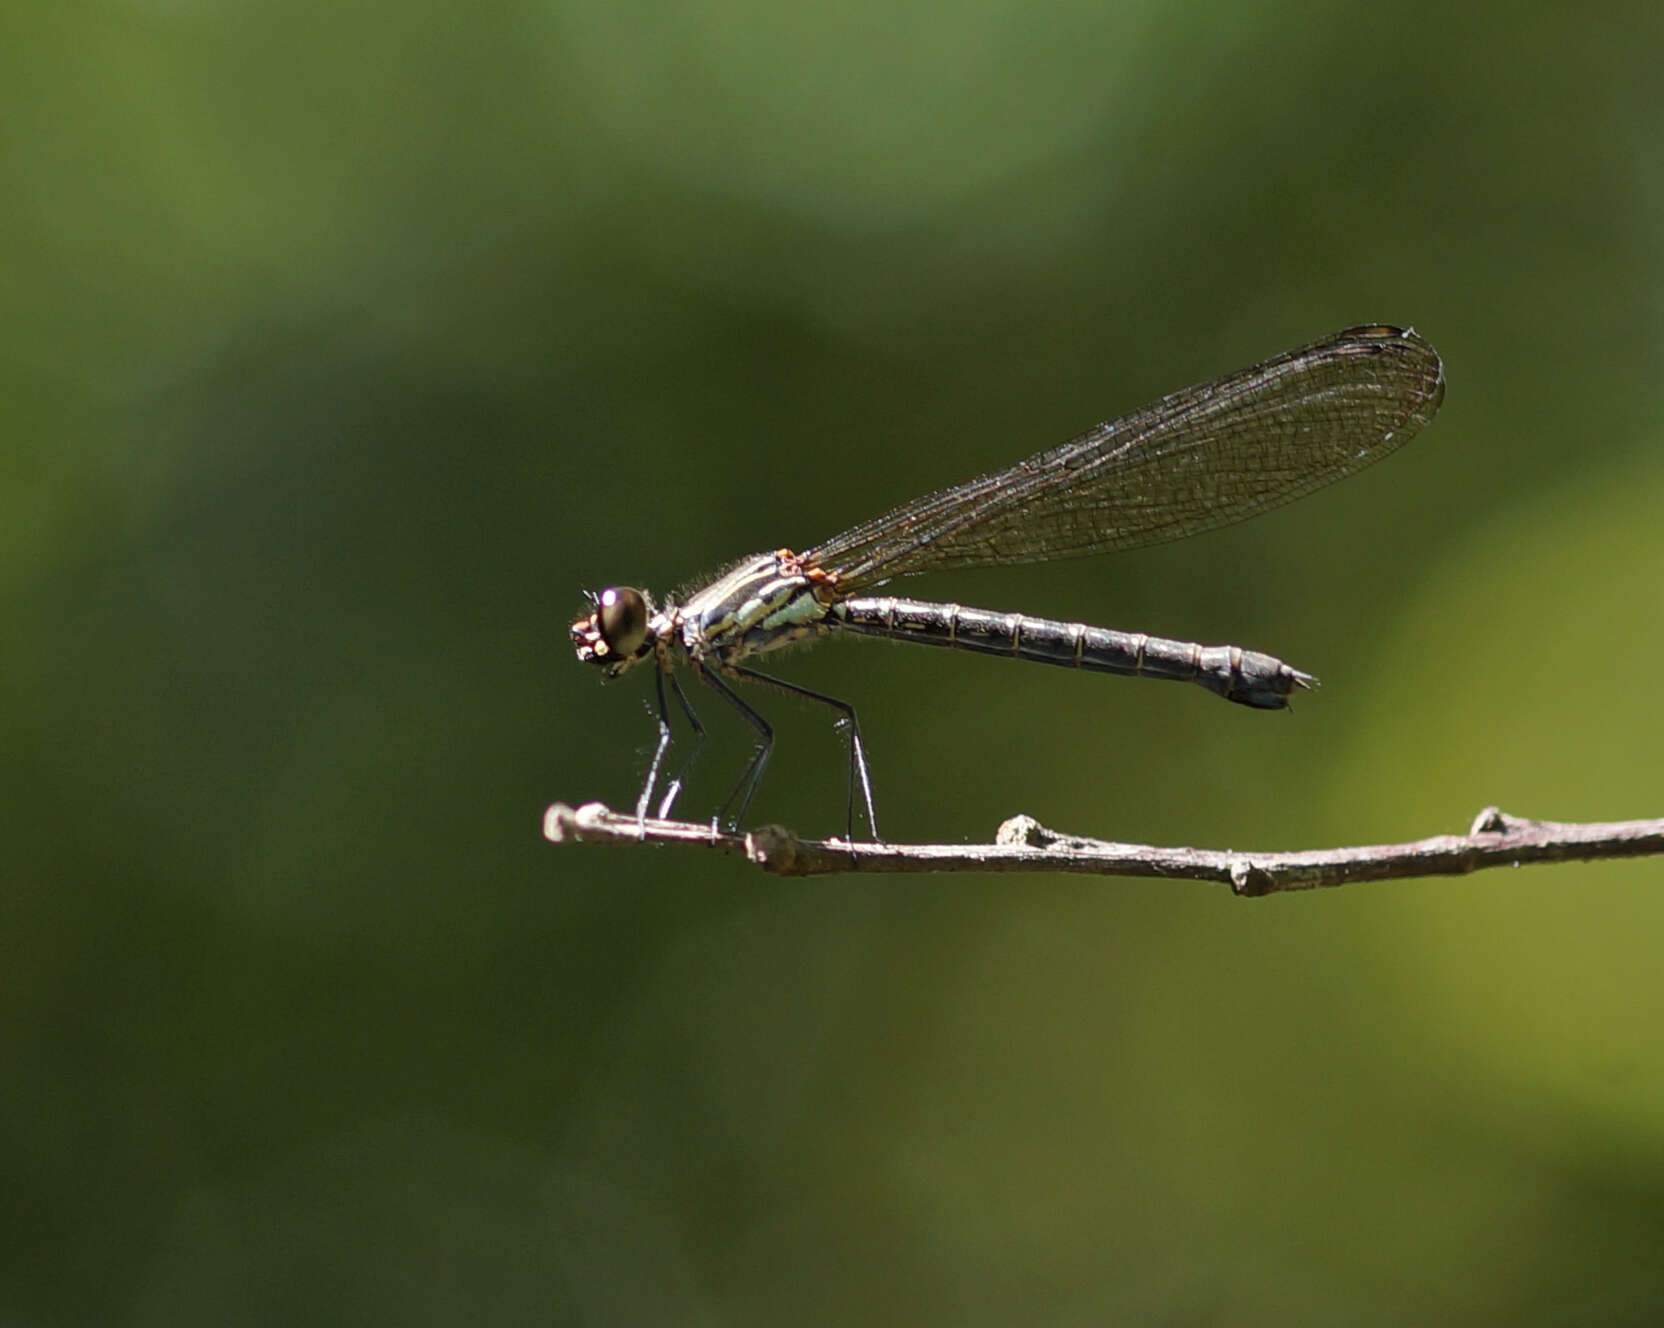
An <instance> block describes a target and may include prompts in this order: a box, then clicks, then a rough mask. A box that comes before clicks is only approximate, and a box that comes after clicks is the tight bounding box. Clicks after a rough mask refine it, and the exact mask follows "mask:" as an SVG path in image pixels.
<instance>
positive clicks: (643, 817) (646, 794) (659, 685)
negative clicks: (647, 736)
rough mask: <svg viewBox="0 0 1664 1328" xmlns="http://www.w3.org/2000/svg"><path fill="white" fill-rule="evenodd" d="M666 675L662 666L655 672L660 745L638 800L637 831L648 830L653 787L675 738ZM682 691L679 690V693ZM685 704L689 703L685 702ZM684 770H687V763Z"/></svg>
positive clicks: (649, 767) (654, 752)
mask: <svg viewBox="0 0 1664 1328" xmlns="http://www.w3.org/2000/svg"><path fill="white" fill-rule="evenodd" d="M664 675H665V670H664V668H663V667H662V666H661V667H660V668H658V669H656V670H654V673H653V683H654V687H655V689H656V690H657V692H658V696H659V745H658V746H657V747H655V748H654V749H653V759H652V760H651V761H649V762H648V763H647V778H646V780H645V781H644V782H643V783H642V786H641V796H640V797H639V798H637V799H636V829H637V830H645V828H646V823H647V804H648V803H649V802H651V801H652V800H653V786H654V785H655V784H657V783H658V782H659V767H660V766H661V765H663V764H664V754H665V753H666V752H667V751H669V750H670V740H671V738H672V736H673V735H672V733H671V731H670V707H669V706H667V705H665V703H664ZM672 681H674V680H672ZM680 690H681V689H680V688H678V689H677V691H678V693H679V692H680ZM683 704H684V705H685V704H687V703H686V702H685V701H684V702H683ZM683 768H684V769H686V765H685V763H684V766H683ZM660 814H661V815H663V813H660Z"/></svg>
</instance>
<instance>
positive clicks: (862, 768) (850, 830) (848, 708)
mask: <svg viewBox="0 0 1664 1328" xmlns="http://www.w3.org/2000/svg"><path fill="white" fill-rule="evenodd" d="M723 671H724V672H725V673H727V674H728V676H729V677H731V678H743V679H745V681H747V682H754V683H756V684H757V685H758V686H760V687H771V688H773V689H774V690H775V691H777V692H780V693H783V694H784V695H786V696H801V697H803V698H804V699H805V700H808V701H818V702H819V703H820V704H821V705H824V706H830V707H831V708H832V709H833V710H836V711H837V712H838V713H839V714H840V715H841V716H842V718H841V719H840V720H839V721H838V724H839V726H840V727H841V726H844V725H847V726H848V728H849V796H848V801H847V802H846V804H845V821H844V825H845V830H844V832H845V834H847V835H848V837H849V840H850V842H851V843H854V841H855V790H856V788H857V787H859V788H860V790H861V801H862V804H863V806H864V807H865V809H866V813H867V828H868V829H869V830H871V831H872V838H873V842H874V843H875V844H876V843H878V842H879V838H878V816H877V814H876V813H875V812H874V811H873V806H872V776H871V774H870V773H869V772H868V770H867V752H866V748H865V747H864V746H863V745H862V742H861V721H860V720H859V719H857V718H856V717H855V707H854V706H852V705H851V704H850V703H849V702H848V701H840V700H839V699H838V698H837V697H835V696H827V695H826V694H825V693H824V692H815V691H811V690H809V688H807V687H799V686H798V685H797V684H796V683H794V682H785V681H783V680H782V679H780V678H771V677H770V676H769V675H768V674H766V673H758V672H756V671H755V670H753V669H747V668H742V667H741V666H740V665H738V664H730V665H728V666H726V668H725V669H724V670H723ZM742 814H743V812H742Z"/></svg>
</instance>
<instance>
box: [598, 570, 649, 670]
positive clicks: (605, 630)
mask: <svg viewBox="0 0 1664 1328" xmlns="http://www.w3.org/2000/svg"><path fill="white" fill-rule="evenodd" d="M595 625H596V627H598V628H599V629H600V632H601V639H602V640H603V641H605V642H606V643H607V648H608V649H609V650H611V651H612V653H613V654H614V655H616V656H621V657H623V658H626V659H628V658H629V657H630V656H631V655H634V654H635V653H636V651H638V650H640V649H641V643H642V642H643V641H645V640H646V639H647V601H646V600H645V599H643V598H642V594H641V592H640V591H639V590H631V589H630V588H629V587H628V586H620V587H616V588H614V589H612V590H603V591H602V592H601V594H600V597H599V598H598V599H597V600H596V601H595Z"/></svg>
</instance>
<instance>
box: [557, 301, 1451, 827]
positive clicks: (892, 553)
mask: <svg viewBox="0 0 1664 1328" xmlns="http://www.w3.org/2000/svg"><path fill="white" fill-rule="evenodd" d="M1444 389H1445V382H1444V367H1443V365H1442V363H1441V362H1440V359H1439V355H1438V352H1437V351H1435V350H1434V349H1433V347H1432V346H1431V345H1429V344H1428V342H1427V341H1426V340H1425V339H1424V338H1422V337H1421V336H1420V335H1419V334H1417V333H1416V331H1415V330H1414V329H1413V328H1398V327H1392V326H1388V325H1385V324H1369V325H1366V326H1360V327H1351V328H1347V329H1345V330H1343V331H1340V332H1336V333H1334V334H1333V335H1332V336H1327V337H1324V338H1322V339H1320V340H1318V341H1314V342H1312V343H1311V344H1310V345H1306V346H1301V347H1298V348H1296V349H1294V350H1290V351H1286V352H1284V353H1283V354H1281V355H1277V356H1274V357H1273V358H1271V359H1269V360H1266V361H1264V362H1263V363H1260V364H1256V365H1252V366H1250V367H1249V368H1246V369H1241V370H1238V371H1237V372H1235V373H1231V374H1226V375H1225V376H1223V377H1220V378H1215V379H1212V380H1210V381H1208V382H1205V383H1199V384H1197V385H1196V386H1194V387H1189V388H1186V389H1184V390H1183V391H1180V392H1175V393H1173V394H1172V395H1170V396H1166V397H1163V398H1162V399H1161V400H1159V401H1157V402H1154V403H1152V404H1151V405H1148V406H1145V407H1143V408H1142V409H1140V410H1135V411H1133V412H1131V413H1130V414H1127V415H1122V416H1120V417H1118V418H1116V419H1112V420H1107V421H1105V422H1103V423H1101V424H1098V425H1096V426H1094V427H1093V428H1091V429H1088V430H1087V431H1086V432H1085V433H1083V434H1081V435H1079V436H1078V437H1076V438H1072V439H1070V440H1069V441H1068V442H1065V443H1061V444H1059V445H1058V446H1056V447H1053V448H1050V449H1048V450H1046V451H1043V452H1039V453H1036V454H1035V455H1034V456H1031V457H1029V458H1027V459H1026V460H1024V461H1019V462H1018V463H1017V464H1015V465H1013V466H1009V467H1007V468H1006V469H1004V470H996V471H991V472H989V473H988V474H985V475H980V476H978V477H976V478H975V479H972V480H968V481H966V482H965V483H963V484H957V485H953V486H951V487H949V488H944V489H938V490H936V491H934V492H932V493H928V494H925V495H924V496H923V497H920V498H915V499H913V500H912V501H911V502H907V503H903V504H902V505H901V506H899V507H896V508H894V509H892V510H891V511H889V512H886V513H885V514H884V515H883V516H880V517H876V518H874V519H873V520H870V521H866V522H863V523H862V524H860V525H858V526H855V527H853V528H852V529H850V530H846V531H844V532H843V533H842V534H839V535H834V536H832V537H831V538H830V539H828V540H825V541H823V542H822V543H820V544H816V545H813V546H811V547H808V548H806V549H802V550H798V551H794V550H793V549H791V548H785V547H782V548H778V549H775V550H773V551H771V552H768V553H760V554H756V555H754V556H752V557H749V558H746V559H743V560H742V561H740V562H738V563H736V564H735V565H733V566H732V567H730V568H729V569H728V570H727V571H725V572H724V573H723V574H722V575H721V576H719V577H717V578H716V580H714V581H712V582H711V583H710V584H709V585H707V586H705V587H703V588H702V589H699V590H697V591H695V592H694V593H692V594H690V595H688V596H687V597H686V598H685V599H684V600H682V601H681V602H677V601H676V600H675V599H674V598H667V599H665V600H663V601H658V600H656V599H655V598H654V597H653V596H652V595H650V594H649V593H648V592H646V591H644V590H640V589H637V588H635V587H630V586H615V587H611V588H608V589H606V590H602V591H600V592H598V593H596V592H586V596H587V600H588V606H589V611H588V612H587V613H585V614H584V615H583V616H581V617H580V618H578V619H577V620H576V621H575V622H573V624H572V628H571V635H572V644H573V648H574V650H575V651H576V653H577V657H578V659H579V660H580V661H582V662H584V663H587V664H591V665H594V666H596V667H598V668H599V669H600V670H601V672H602V673H603V674H604V675H605V676H606V677H608V678H616V677H619V676H620V675H622V674H624V673H626V672H628V671H629V670H630V669H632V668H633V667H635V666H636V665H637V664H640V663H643V662H645V661H648V660H651V661H652V663H653V665H654V681H655V684H656V695H657V708H658V742H657V746H656V748H655V750H654V753H653V756H652V759H651V761H650V762H649V765H648V769H647V774H646V778H645V780H644V782H643V785H642V789H641V794H640V796H639V798H638V799H637V802H636V817H637V821H638V824H639V823H642V822H644V820H645V818H646V816H647V811H648V808H649V807H650V806H651V805H652V800H653V795H654V793H655V791H656V790H657V789H658V787H659V781H660V779H661V777H662V775H663V767H664V761H665V756H666V753H667V752H668V751H669V749H670V746H671V743H672V739H673V735H674V730H673V727H672V725H671V710H670V706H669V704H668V701H667V692H668V693H669V695H670V696H673V697H674V698H675V700H676V703H677V707H678V709H679V710H680V711H681V713H682V715H683V716H684V717H685V719H686V720H687V723H688V725H689V727H690V728H691V730H692V732H693V735H694V741H693V744H692V747H691V749H690V750H689V751H688V753H687V754H686V756H685V757H684V759H683V761H682V762H681V765H680V768H679V769H678V770H677V772H676V773H675V774H674V775H673V776H672V777H671V778H670V779H669V780H668V781H666V783H665V785H664V793H663V796H662V799H661V801H660V803H659V806H658V809H657V815H658V817H659V818H661V819H663V818H666V817H668V816H669V815H670V813H671V810H672V808H673V807H674V805H675V802H676V799H677V797H678V795H679V794H680V793H681V791H682V788H683V785H684V782H685V780H686V777H687V774H688V771H689V770H690V769H691V767H692V764H693V760H694V757H695V756H696V755H697V754H698V750H699V747H700V744H702V743H703V741H704V738H705V729H704V726H703V724H702V723H701V721H700V719H699V717H698V715H697V713H696V712H695V711H694V708H693V706H692V705H691V704H690V703H689V701H688V698H687V694H686V692H685V691H684V690H683V688H682V686H681V683H680V682H679V681H678V675H677V668H678V667H679V666H682V665H685V666H686V667H687V668H688V669H689V670H691V672H692V674H693V675H694V676H695V677H696V678H698V679H699V680H700V681H701V682H702V683H704V684H705V685H706V686H708V687H709V688H710V689H711V690H712V691H713V692H714V693H715V694H716V695H717V696H718V697H720V698H721V699H722V700H723V701H724V702H725V703H726V704H727V705H728V706H730V707H732V709H733V710H734V711H736V712H737V713H738V714H739V716H740V717H741V718H742V719H743V720H744V721H745V723H746V724H747V725H749V726H750V728H751V730H752V731H753V733H754V735H755V741H754V745H753V748H752V752H751V756H750V759H749V762H748V763H747V765H746V767H745V769H744V771H743V773H742V774H741V776H740V779H739V782H738V783H737V784H736V785H735V786H734V789H733V791H732V792H731V793H730V794H729V795H728V798H727V800H726V801H725V802H724V803H723V804H722V805H721V807H720V808H719V810H718V812H717V814H716V816H715V817H714V818H713V819H712V827H713V829H714V828H715V826H716V824H717V823H718V822H719V821H720V822H722V823H724V824H727V825H731V826H737V825H738V823H739V822H740V821H741V820H742V819H743V818H744V816H745V814H746V812H747V810H748V809H749V807H750V805H751V801H752V799H753V797H754V795H755V794H756V791H757V787H758V784H759V783H760V782H761V780H762V776H763V771H764V769H765V768H766V766H767V765H768V760H769V755H770V753H771V751H772V750H773V747H774V730H773V728H772V727H771V725H770V724H769V723H768V721H767V720H766V719H765V718H764V717H763V716H762V715H761V714H759V713H758V711H757V710H756V709H755V708H753V706H752V705H751V704H750V702H748V701H747V700H746V699H745V698H744V697H743V696H741V695H740V693H739V691H738V690H737V689H736V684H743V685H746V686H751V687H756V688H759V689H763V690H767V691H771V692H775V693H778V694H782V695H785V696H789V697H795V698H799V699H802V700H806V701H810V702H813V703H815V704H817V705H821V706H825V707H827V708H828V709H830V710H831V711H832V712H833V713H834V714H835V715H836V717H837V718H836V721H835V723H836V726H837V728H838V729H839V730H840V731H841V732H842V733H843V734H844V736H845V737H846V738H847V744H848V757H849V783H848V799H847V804H846V823H845V824H846V834H847V835H848V838H849V839H850V840H851V841H853V839H854V837H855V812H856V805H857V796H859V803H860V808H861V811H862V812H863V813H864V817H865V823H866V828H867V831H868V833H869V834H870V835H871V836H872V839H873V840H874V841H877V840H878V839H879V834H878V819H877V815H876V813H875V811H874V807H873V795H872V778H871V774H870V771H869V767H868V762H867V753H866V746H865V744H864V742H863V741H862V736H861V726H860V722H859V720H858V718H857V716H856V712H855V707H854V706H853V705H851V704H850V703H849V702H848V701H844V700H841V699H839V698H837V697H833V696H828V695H825V694H823V693H821V692H817V691H813V690H811V689H809V688H807V687H802V686H799V685H798V684H796V683H792V682H788V681H786V680H785V679H782V678H777V677H774V676H773V675H771V674H765V673H761V672H759V671H758V670H756V669H755V668H753V667H751V666H750V664H749V663H747V661H749V660H751V659H752V658H753V657H754V656H759V655H766V654H768V653H770V652H772V651H776V650H780V649H783V648H785V647H787V646H792V645H797V644H801V643H803V642H806V641H811V640H814V639H817V638H819V637H824V636H834V635H840V634H843V635H853V636H866V637H880V638H885V639H888V640H892V641H911V642H917V643H920V644H925V645H935V646H944V647H948V648H950V649H957V650H968V651H975V652H977V653H979V654H991V655H1006V656H1009V657H1011V658H1013V659H1025V660H1035V661H1039V662H1041V663H1046V664H1054V665H1061V666H1064V667H1067V668H1076V669H1084V670H1087V671H1090V672H1097V673H1111V674H1121V675H1130V676H1137V677H1145V678H1161V679H1167V680H1170V681H1176V682H1190V683H1195V684H1198V685H1200V686H1201V687H1204V688H1206V689H1207V690H1208V691H1210V692H1213V693H1214V694H1215V695H1217V696H1221V697H1223V698H1224V699H1225V700H1227V701H1232V702H1235V703H1236V704H1238V705H1242V706H1247V707H1251V708H1253V709H1256V710H1280V709H1283V708H1285V707H1287V705H1288V703H1289V697H1290V696H1291V695H1292V694H1293V693H1295V692H1297V691H1300V690H1303V689H1306V688H1310V687H1312V686H1314V685H1315V684H1316V682H1317V680H1316V679H1315V678H1314V677H1313V676H1312V675H1311V674H1309V673H1305V672H1302V671H1301V670H1299V669H1296V668H1294V667H1292V666H1291V665H1289V664H1286V663H1284V662H1283V661H1282V660H1280V659H1277V658H1275V657H1274V656H1271V655H1267V654H1263V653H1261V652H1259V651H1255V650H1245V649H1243V648H1242V647H1240V646H1234V645H1211V646H1210V645H1201V644H1198V643H1195V642H1188V641H1173V640H1168V639H1165V638H1163V637H1157V636H1151V635H1149V634H1147V633H1143V632H1136V633H1135V632H1120V631H1113V630H1110V629H1108V628H1102V627H1092V626H1088V625H1087V624H1085V623H1081V622H1061V621H1058V620H1055V619H1050V618H1041V617H1034V616H1031V615H1028V614H1023V613H1002V612H995V611H992V610H988V609H979V608H973V607H969V606H966V605H962V604H948V603H936V602H932V601H926V600H916V599H909V598H903V597H899V596H894V595H874V594H872V593H871V592H872V591H874V590H875V589H878V588H879V587H882V586H884V585H885V583H887V582H889V581H892V580H895V579H897V578H899V577H908V576H915V575H918V574H920V573H925V572H938V571H947V570H949V569H953V568H965V567H994V566H1002V565H1009V564H1016V563H1033V562H1049V561H1053V560H1057V559H1065V558H1080V557H1086V556H1088V555H1092V554H1099V553H1108V552H1112V551H1117V550H1126V549H1137V548H1143V547H1146V546H1149V545H1155V544H1161V543H1165V542H1167V541H1170V540H1177V539H1184V538H1186V537H1188V536H1191V535H1196V534H1200V533H1201V532H1203V531H1209V530H1215V529H1218V528H1219V527H1222V526H1227V525H1231V524H1234V523H1236V522H1238V521H1243V520H1246V519H1247V518H1249V517H1252V516H1257V515H1258V514H1260V513H1262V512H1266V511H1269V510H1270V509H1272V508H1275V507H1279V506H1281V505H1282V504H1284V503H1288V502H1292V501H1293V500H1294V499H1296V498H1300V497H1303V496H1304V495H1306V494H1308V493H1311V492H1312V491H1313V490H1316V489H1319V488H1322V487H1323V486H1324V485H1327V484H1331V483H1333V482H1334V481H1336V480H1340V479H1344V478H1345V477H1346V476H1348V475H1353V474H1356V473H1357V472H1358V471H1360V470H1362V469H1364V468H1365V467H1366V466H1369V465H1371V464H1372V463H1374V462H1376V461H1378V460H1380V459H1381V458H1382V457H1384V456H1386V455H1388V454H1389V453H1391V452H1393V451H1395V450H1396V449H1398V448H1399V447H1401V446H1403V445H1404V444H1405V443H1407V442H1409V441H1410V439H1412V438H1414V437H1415V436H1416V434H1417V433H1419V432H1420V431H1421V430H1422V429H1423V428H1424V427H1426V425H1427V424H1428V422H1429V421H1430V420H1431V419H1432V418H1433V415H1434V413H1435V412H1436V411H1437V410H1438V408H1439V405H1440V403H1441V402H1442V401H1443V400H1444Z"/></svg>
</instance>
